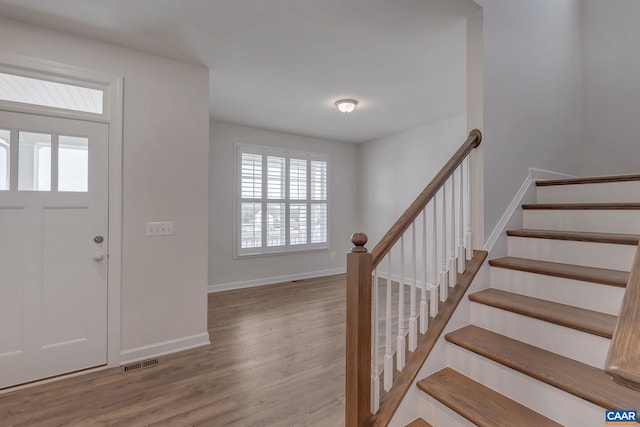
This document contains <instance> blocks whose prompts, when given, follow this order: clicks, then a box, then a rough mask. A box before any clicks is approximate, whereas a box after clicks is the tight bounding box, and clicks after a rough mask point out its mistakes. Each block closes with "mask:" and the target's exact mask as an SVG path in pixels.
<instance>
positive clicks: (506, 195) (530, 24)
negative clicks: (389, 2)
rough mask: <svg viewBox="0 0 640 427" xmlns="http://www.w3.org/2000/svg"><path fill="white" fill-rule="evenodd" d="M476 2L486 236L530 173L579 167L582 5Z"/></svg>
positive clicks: (564, 0) (574, 0)
mask: <svg viewBox="0 0 640 427" xmlns="http://www.w3.org/2000/svg"><path fill="white" fill-rule="evenodd" d="M476 3H478V4H479V5H481V6H482V7H483V17H484V22H483V32H484V58H483V61H484V111H483V114H484V126H483V128H482V131H483V133H484V140H483V142H482V145H483V156H484V176H485V178H484V194H485V197H484V200H485V201H484V209H485V210H484V215H485V219H484V223H485V235H486V236H488V235H489V234H490V233H491V231H492V230H493V228H494V227H495V225H496V224H497V222H498V220H499V219H500V217H501V215H502V214H503V213H504V211H505V210H506V208H507V206H508V204H509V202H510V201H511V199H512V198H513V197H514V195H515V194H516V192H517V191H518V188H519V187H520V185H521V184H522V183H523V182H524V180H525V178H526V176H527V173H528V168H530V167H535V168H539V169H546V170H552V171H556V172H563V173H568V174H579V172H580V170H581V168H582V144H581V139H582V119H581V114H582V113H581V109H582V107H581V105H582V101H581V84H582V83H581V82H582V77H581V22H580V2H579V0H535V1H531V0H476ZM603 3H605V2H603ZM607 4H608V3H607Z"/></svg>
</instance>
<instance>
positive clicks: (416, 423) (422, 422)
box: [405, 418, 433, 427]
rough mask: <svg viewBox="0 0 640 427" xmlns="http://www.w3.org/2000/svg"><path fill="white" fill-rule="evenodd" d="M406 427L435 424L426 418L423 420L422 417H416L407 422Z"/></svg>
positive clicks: (425, 426) (428, 426) (423, 426)
mask: <svg viewBox="0 0 640 427" xmlns="http://www.w3.org/2000/svg"><path fill="white" fill-rule="evenodd" d="M405 427H433V426H432V425H431V424H429V423H428V422H426V421H425V420H423V419H422V418H416V419H415V420H413V421H411V422H410V423H409V424H407V425H406V426H405Z"/></svg>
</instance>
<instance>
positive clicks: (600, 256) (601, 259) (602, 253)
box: [508, 236, 636, 271]
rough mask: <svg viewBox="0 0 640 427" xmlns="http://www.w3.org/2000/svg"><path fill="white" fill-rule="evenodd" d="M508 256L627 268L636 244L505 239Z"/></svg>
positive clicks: (631, 261) (630, 262)
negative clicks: (506, 240)
mask: <svg viewBox="0 0 640 427" xmlns="http://www.w3.org/2000/svg"><path fill="white" fill-rule="evenodd" d="M508 247H509V256H514V257H519V258H529V259H537V260H541V261H551V262H559V263H564V264H575V265H584V266H587V267H598V268H608V269H612V270H622V271H629V270H630V269H631V264H632V263H633V257H634V255H635V253H636V246H630V245H618V244H611V243H594V242H575V241H567V240H553V239H533V238H528V237H513V236H510V237H509V238H508Z"/></svg>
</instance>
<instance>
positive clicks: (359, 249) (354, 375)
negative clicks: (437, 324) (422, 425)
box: [345, 129, 486, 427]
mask: <svg viewBox="0 0 640 427" xmlns="http://www.w3.org/2000/svg"><path fill="white" fill-rule="evenodd" d="M481 141H482V133H481V132H480V131H479V130H478V129H474V130H472V131H471V132H470V133H469V136H468V138H467V140H466V141H465V142H464V144H462V146H461V147H460V148H459V149H458V151H456V152H455V154H454V155H453V157H451V159H450V160H449V161H448V162H447V163H446V164H445V165H444V167H443V168H442V169H441V170H440V171H439V172H438V174H437V175H436V176H435V177H434V178H433V180H431V182H430V183H429V185H427V187H426V188H425V189H424V190H423V191H422V193H420V195H419V196H418V197H417V198H416V200H415V201H414V202H413V203H412V204H411V205H410V206H409V208H408V209H407V210H406V211H405V212H404V213H403V214H402V216H401V217H400V218H399V219H398V221H396V223H395V224H394V225H393V226H392V227H391V229H390V230H389V231H388V232H387V234H385V235H384V237H383V238H382V239H381V240H380V242H379V243H378V244H377V245H376V247H375V249H374V250H373V251H371V252H368V251H367V249H366V248H365V244H366V243H367V236H366V235H365V234H364V233H354V234H353V235H352V236H351V242H352V243H353V248H352V249H351V252H350V253H349V254H348V255H347V325H346V326H347V331H346V332H347V333H346V396H345V407H346V408H345V425H346V426H347V427H369V426H371V422H372V419H371V413H372V394H371V376H372V373H371V360H372V357H371V353H372V351H371V342H372V338H371V332H372V331H371V326H372V323H371V321H372V319H371V315H372V278H371V274H372V272H373V270H374V269H375V268H376V266H377V265H378V263H379V262H380V260H382V258H384V257H385V256H386V254H387V253H388V252H389V251H390V250H391V248H392V247H393V246H394V245H395V244H396V242H397V241H398V240H399V239H400V238H401V236H402V235H403V233H404V232H405V231H406V230H407V228H409V226H410V225H411V223H413V222H414V220H415V219H416V218H417V217H418V215H420V213H421V212H422V210H423V209H424V208H425V207H426V206H427V204H428V203H429V202H430V201H431V200H432V199H433V198H434V197H435V195H436V194H437V193H438V191H439V190H440V188H442V186H443V185H445V183H446V182H447V180H448V179H449V178H450V177H451V176H452V175H453V173H454V172H455V171H456V169H457V168H458V166H460V165H461V164H462V162H463V161H464V160H465V158H467V156H468V155H469V153H470V152H471V150H473V149H474V148H476V147H477V146H478V145H480V142H481ZM469 179H470V178H469ZM461 188H462V187H461ZM461 191H462V190H461ZM452 200H453V198H452ZM460 232H462V230H460ZM484 256H486V253H484V254H482V253H478V254H476V255H475V256H474V257H473V260H472V261H474V260H476V258H477V257H482V260H483V259H484ZM473 264H474V263H473V262H472V263H471V264H470V265H473ZM475 264H477V262H476V263H475ZM480 264H482V261H480ZM478 267H479V264H478ZM452 271H453V273H452V274H454V275H455V274H456V272H455V270H452ZM470 271H471V269H469V270H465V273H466V274H471V273H470ZM475 271H477V269H475ZM473 274H475V272H474V273H473ZM445 283H446V282H445ZM454 284H455V283H454ZM445 295H446V294H445ZM436 312H437V310H436ZM441 318H442V316H441ZM441 322H443V325H442V328H444V325H446V320H444V318H442V319H441ZM437 329H438V328H435V330H434V331H437ZM441 332H442V331H441V330H440V332H438V333H437V335H439V334H440V333H441ZM432 334H433V333H432ZM429 339H432V338H429ZM434 342H435V341H434ZM431 347H432V345H431ZM427 348H428V350H427V351H426V353H427V354H428V353H429V351H430V346H425V349H427ZM424 357H426V354H425V356H424ZM423 362H424V359H422V360H420V361H418V360H417V359H416V361H414V362H412V363H413V364H414V365H416V367H419V366H418V364H420V365H421V364H422V363H423ZM416 374H417V370H416V369H412V370H410V371H407V373H405V376H407V378H409V376H411V375H414V377H415V375H416ZM405 382H406V381H405ZM409 383H410V382H409ZM403 384H404V383H403ZM401 388H402V390H399V391H397V392H396V393H395V394H394V396H396V397H395V398H394V399H393V402H391V401H390V402H389V403H386V407H388V408H389V410H388V411H386V413H387V415H389V416H391V415H393V412H395V409H396V408H397V404H399V402H400V400H402V396H404V394H405V393H406V391H407V389H408V384H405V386H403V387H401ZM398 399H399V400H398ZM384 419H385V418H384V417H381V418H380V420H378V424H377V425H381V424H379V423H380V422H385V421H383V420H384Z"/></svg>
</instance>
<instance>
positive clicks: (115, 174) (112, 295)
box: [0, 53, 124, 367]
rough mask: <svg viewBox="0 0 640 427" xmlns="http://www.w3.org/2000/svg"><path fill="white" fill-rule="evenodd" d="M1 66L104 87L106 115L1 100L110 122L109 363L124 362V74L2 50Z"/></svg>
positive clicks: (5, 105)
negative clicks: (122, 297) (122, 304)
mask: <svg viewBox="0 0 640 427" xmlns="http://www.w3.org/2000/svg"><path fill="white" fill-rule="evenodd" d="M0 69H13V70H19V71H22V72H25V73H29V74H31V75H33V74H37V75H39V76H42V77H44V76H48V77H50V78H52V79H54V80H58V81H61V80H62V81H66V82H75V83H78V84H83V83H84V84H90V85H91V86H93V87H95V86H98V87H100V86H101V87H103V88H104V99H105V101H104V113H103V114H102V115H98V114H92V113H82V112H71V111H67V110H61V109H57V108H50V107H40V106H34V105H24V104H19V103H13V102H3V101H0V110H3V111H12V112H18V113H27V114H39V115H47V116H54V117H63V118H72V119H77V120H86V121H98V122H103V123H107V124H108V125H109V212H108V215H109V239H108V242H109V254H108V256H109V263H108V272H107V282H108V284H107V287H108V290H107V316H108V318H107V328H108V330H107V364H108V366H109V367H116V366H120V361H121V355H120V347H121V331H120V328H121V318H122V316H121V299H120V298H121V294H122V132H123V111H124V110H123V99H124V98H123V92H124V78H123V77H122V76H116V75H113V74H108V73H104V72H101V71H96V70H91V69H87V68H82V67H76V66H73V65H67V64H61V63H58V62H54V61H49V60H44V59H38V58H31V57H27V56H22V55H14V54H8V53H0Z"/></svg>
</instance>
